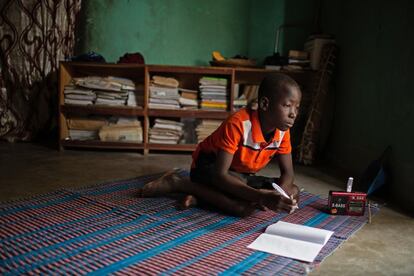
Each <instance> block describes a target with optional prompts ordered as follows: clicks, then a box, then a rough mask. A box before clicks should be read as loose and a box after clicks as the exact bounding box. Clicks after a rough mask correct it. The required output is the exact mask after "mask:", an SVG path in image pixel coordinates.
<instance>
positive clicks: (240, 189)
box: [213, 150, 296, 212]
mask: <svg viewBox="0 0 414 276" xmlns="http://www.w3.org/2000/svg"><path fill="white" fill-rule="evenodd" d="M232 161H233V155H232V154H230V153H228V152H226V151H224V150H220V151H219V152H218V154H217V159H216V168H215V171H216V174H215V175H214V178H213V179H214V181H213V183H214V185H216V187H217V188H219V189H221V190H223V191H225V192H227V193H228V194H231V195H233V196H235V197H237V198H240V199H243V200H246V201H250V202H256V203H260V204H264V205H265V206H266V207H268V208H270V209H272V210H274V211H278V210H285V211H287V212H290V211H291V209H292V206H293V205H295V204H296V202H292V200H290V199H286V198H284V197H281V196H280V194H278V193H277V192H275V191H273V190H258V189H255V188H252V187H250V186H248V185H246V183H244V182H243V181H242V180H241V179H239V178H238V177H236V176H234V175H231V174H230V173H229V169H230V166H231V163H232Z"/></svg>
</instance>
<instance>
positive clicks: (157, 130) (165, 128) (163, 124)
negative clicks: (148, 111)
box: [149, 118, 184, 144]
mask: <svg viewBox="0 0 414 276" xmlns="http://www.w3.org/2000/svg"><path fill="white" fill-rule="evenodd" d="M183 125H184V124H183V123H181V122H177V121H173V120H165V119H160V118H156V119H155V124H154V126H153V127H152V128H151V129H150V131H149V142H150V143H153V144H178V143H179V142H180V139H181V137H182V135H183Z"/></svg>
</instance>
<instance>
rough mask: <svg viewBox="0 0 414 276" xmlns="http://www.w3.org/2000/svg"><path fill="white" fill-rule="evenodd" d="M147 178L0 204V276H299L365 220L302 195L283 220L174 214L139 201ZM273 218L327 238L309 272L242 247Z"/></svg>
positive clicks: (158, 202)
mask: <svg viewBox="0 0 414 276" xmlns="http://www.w3.org/2000/svg"><path fill="white" fill-rule="evenodd" d="M155 177H157V176H156V175H153V176H146V177H140V178H136V179H130V180H122V181H115V182H109V183H104V184H101V185H96V186H93V187H88V188H83V189H76V190H60V191H56V192H53V193H49V194H46V195H41V196H35V197H33V198H30V199H24V200H19V201H14V202H11V203H5V204H1V205H0V223H1V225H0V238H1V244H0V274H2V275H15V274H44V273H46V274H97V275H102V274H130V275H137V274H138V275H142V274H145V275H153V274H163V275H168V274H185V275H189V274H190V275H211V274H264V275H272V274H278V275H280V274H287V275H296V274H297V275H302V274H305V273H306V270H307V269H309V267H312V266H315V265H318V264H319V263H320V262H321V261H322V260H323V259H324V258H325V257H327V256H328V255H330V254H331V253H332V252H333V251H334V250H335V249H336V248H337V247H338V246H339V245H340V244H341V243H342V242H344V241H345V240H347V239H348V238H349V237H350V236H351V235H352V234H353V233H355V232H356V231H357V230H358V229H360V228H361V227H362V226H363V225H364V224H365V223H366V221H367V218H366V217H347V216H330V215H328V214H327V213H325V212H323V208H324V207H325V205H326V199H322V198H319V197H317V196H315V195H312V194H310V193H307V192H302V193H301V201H300V209H299V210H298V211H296V212H295V213H293V214H291V215H288V214H286V213H274V212H272V211H257V212H256V213H255V214H253V215H252V216H250V217H248V218H243V219H241V218H236V217H231V216H226V215H223V214H220V213H216V212H214V211H211V210H203V209H199V208H191V209H188V210H183V211H180V210H177V209H176V208H175V201H174V200H173V199H169V198H138V197H137V196H136V193H137V188H138V187H140V186H142V185H143V184H144V183H146V182H148V181H150V180H152V179H154V178H155ZM278 220H283V221H287V222H291V223H298V224H303V225H308V226H313V227H318V228H323V229H328V230H332V231H334V232H335V234H334V235H333V236H332V237H331V239H330V240H329V242H328V243H327V244H326V245H325V247H324V248H323V249H322V251H321V252H320V254H319V255H318V257H317V259H316V260H315V262H314V263H313V264H310V266H309V264H307V263H303V262H300V261H296V260H292V259H289V258H285V257H280V256H276V255H272V254H268V253H264V252H259V251H254V250H251V249H248V248H247V245H249V244H250V243H251V242H253V241H254V240H255V239H256V238H257V237H258V236H259V235H260V234H261V233H262V232H263V231H264V229H265V228H266V227H267V226H268V225H270V224H272V223H275V222H277V221H278Z"/></svg>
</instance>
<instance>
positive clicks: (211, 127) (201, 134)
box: [196, 119, 223, 143]
mask: <svg viewBox="0 0 414 276" xmlns="http://www.w3.org/2000/svg"><path fill="white" fill-rule="evenodd" d="M222 122H223V121H222V120H212V119H203V120H201V122H200V124H199V125H198V126H197V127H196V133H197V143H200V142H201V141H203V140H204V139H205V138H206V137H207V136H209V135H210V134H211V133H213V132H214V131H215V130H216V129H217V128H218V127H219V126H220V125H221V123H222Z"/></svg>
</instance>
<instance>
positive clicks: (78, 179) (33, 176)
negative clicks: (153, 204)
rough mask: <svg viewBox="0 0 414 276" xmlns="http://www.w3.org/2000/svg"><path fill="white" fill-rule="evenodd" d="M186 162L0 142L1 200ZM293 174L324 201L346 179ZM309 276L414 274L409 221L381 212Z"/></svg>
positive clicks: (413, 227)
mask: <svg viewBox="0 0 414 276" xmlns="http://www.w3.org/2000/svg"><path fill="white" fill-rule="evenodd" d="M190 163H191V155H190V154H189V153H186V154H184V153H180V154H177V153H171V154H157V153H151V154H149V155H147V156H143V155H142V154H140V153H131V152H128V153H126V152H108V151H87V150H82V151H80V150H66V151H63V152H59V151H56V150H55V149H50V148H47V147H44V146H41V145H35V144H29V143H17V144H9V143H6V142H0V201H6V200H10V199H17V198H22V197H26V196H30V195H35V194H41V193H45V192H49V191H53V190H56V189H59V188H65V187H82V186H88V185H91V184H96V183H99V182H105V181H109V180H114V179H124V178H131V177H136V176H139V175H144V174H150V173H156V172H162V171H165V170H167V169H170V168H172V167H183V168H188V167H189V165H190ZM295 171H296V183H297V184H298V185H299V186H300V187H303V188H305V190H307V191H309V192H312V193H314V194H320V195H323V196H326V195H327V194H328V191H329V190H330V189H337V187H340V186H343V184H345V181H346V176H345V177H344V176H343V177H340V178H339V177H338V176H336V177H335V176H332V173H328V172H329V171H328V170H326V169H324V168H312V167H303V166H296V167H295ZM327 171H328V172H327ZM263 174H266V175H277V174H278V170H277V166H275V165H274V164H271V165H270V166H269V167H268V168H266V170H265V171H264V172H263ZM312 275H414V220H413V219H412V218H411V217H408V216H405V215H403V214H401V213H398V212H396V211H393V210H392V209H390V208H388V207H384V208H382V209H381V211H380V212H379V214H377V215H376V216H375V217H374V218H373V219H372V223H371V224H367V225H366V226H365V227H363V228H362V229H361V230H360V231H358V232H357V233H356V234H355V235H354V236H353V237H351V238H350V239H349V240H348V241H347V242H345V243H344V244H343V246H342V247H341V248H339V249H338V250H336V251H335V252H334V254H332V255H331V256H330V257H328V258H327V259H326V260H325V261H324V262H323V263H322V265H321V266H320V267H318V268H316V269H315V270H314V272H312Z"/></svg>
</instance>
